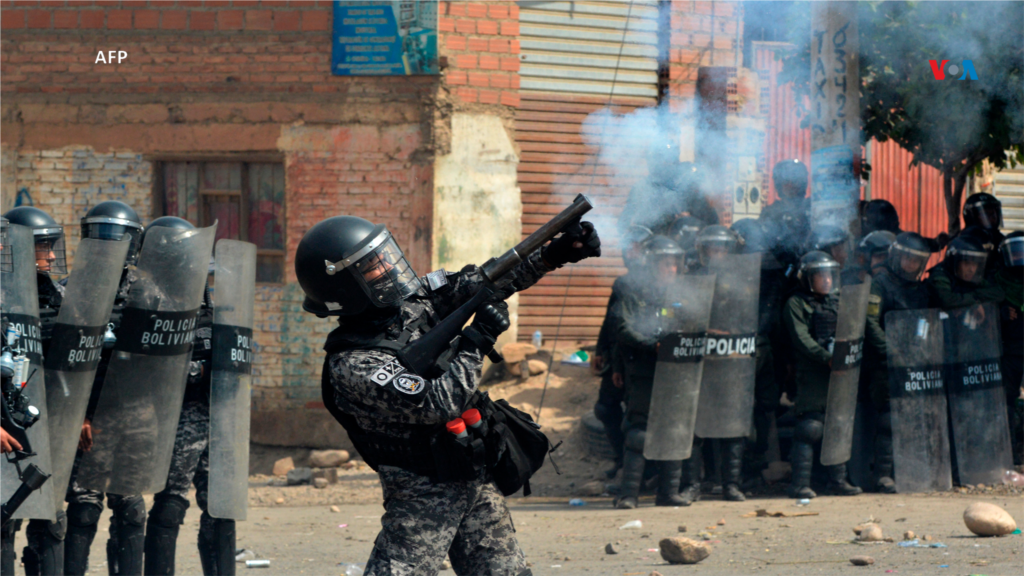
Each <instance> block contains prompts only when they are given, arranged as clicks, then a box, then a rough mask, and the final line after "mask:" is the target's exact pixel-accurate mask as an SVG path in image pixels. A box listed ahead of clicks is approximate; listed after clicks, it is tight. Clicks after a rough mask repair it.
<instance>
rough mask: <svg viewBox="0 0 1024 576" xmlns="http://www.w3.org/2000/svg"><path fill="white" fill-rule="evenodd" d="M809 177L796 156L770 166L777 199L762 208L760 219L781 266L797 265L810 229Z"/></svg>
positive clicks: (805, 167)
mask: <svg viewBox="0 0 1024 576" xmlns="http://www.w3.org/2000/svg"><path fill="white" fill-rule="evenodd" d="M808 179H809V175H808V172H807V166H806V165H805V164H804V163H803V162H801V161H799V160H797V159H795V158H794V159H791V160H783V161H781V162H779V163H777V164H776V165H775V167H774V168H773V169H772V181H773V182H774V184H775V191H776V193H777V194H778V197H779V198H778V200H776V201H775V202H773V203H771V204H769V205H768V206H766V207H765V209H764V210H763V211H762V212H761V216H760V217H759V219H760V220H761V223H762V225H763V226H764V231H765V236H766V237H767V240H768V243H769V246H770V248H771V250H772V252H773V253H774V254H775V257H776V258H777V259H778V260H779V262H781V263H782V264H783V265H784V266H793V267H794V268H795V267H796V265H797V263H798V260H799V259H800V255H801V254H802V253H803V244H804V241H805V239H806V238H807V236H808V234H809V233H810V231H811V225H810V216H811V200H810V198H808V197H807V182H808Z"/></svg>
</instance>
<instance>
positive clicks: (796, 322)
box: [782, 296, 832, 364]
mask: <svg viewBox="0 0 1024 576" xmlns="http://www.w3.org/2000/svg"><path fill="white" fill-rule="evenodd" d="M810 321H811V318H810V314H808V313H807V310H806V309H805V308H804V307H803V305H802V302H801V300H800V297H799V296H791V297H790V298H789V301H787V302H786V308H785V309H784V310H783V311H782V322H783V324H785V326H786V332H787V333H788V334H789V340H790V342H791V343H792V344H793V349H794V350H796V353H797V354H798V355H799V356H800V357H801V358H804V359H806V360H811V361H814V362H818V363H820V364H828V363H829V361H830V360H832V353H831V352H829V351H828V350H826V349H825V348H824V347H822V346H821V344H818V343H817V342H816V341H815V340H814V338H812V337H811V331H810V329H809V328H808V326H809V325H810Z"/></svg>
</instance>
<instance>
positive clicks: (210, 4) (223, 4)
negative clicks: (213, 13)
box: [203, 0, 231, 8]
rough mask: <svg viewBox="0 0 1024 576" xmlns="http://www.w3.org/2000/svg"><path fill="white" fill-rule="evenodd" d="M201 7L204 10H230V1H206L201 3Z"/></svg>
mask: <svg viewBox="0 0 1024 576" xmlns="http://www.w3.org/2000/svg"><path fill="white" fill-rule="evenodd" d="M203 6H204V7H206V8H230V7H231V2H230V0H206V1H205V2H203Z"/></svg>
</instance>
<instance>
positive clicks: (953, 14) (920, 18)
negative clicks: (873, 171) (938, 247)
mask: <svg viewBox="0 0 1024 576" xmlns="http://www.w3.org/2000/svg"><path fill="white" fill-rule="evenodd" d="M804 14H806V15H804ZM809 14H810V12H809V7H808V6H807V5H806V4H804V3H801V5H795V6H794V7H793V9H792V12H791V14H790V20H791V22H793V24H794V26H793V27H792V28H791V31H790V33H791V36H790V38H791V41H792V42H793V43H794V45H796V46H797V50H796V51H795V52H794V53H793V54H792V55H790V56H789V57H788V58H786V60H785V62H784V69H783V77H782V78H781V79H780V81H785V80H787V79H788V80H793V81H794V82H795V84H796V90H795V92H796V93H797V94H798V95H797V98H798V100H799V101H801V102H802V101H803V95H805V94H808V93H809V92H808V89H809V79H810V25H809V19H810V17H809ZM801 21H802V22H803V23H804V24H803V25H802V24H801ZM858 28H859V32H860V70H861V95H860V103H861V122H862V126H863V131H862V137H863V139H864V141H865V142H866V141H867V140H869V139H870V138H875V139H877V140H878V141H880V142H884V141H886V140H888V139H889V138H892V139H893V140H894V141H896V142H897V143H898V144H899V145H900V146H902V147H904V148H905V149H907V150H909V151H910V152H911V153H913V155H914V160H913V162H912V163H911V166H914V165H917V164H919V163H923V164H927V165H929V166H932V167H934V168H936V169H937V170H939V171H940V172H942V175H943V194H944V196H945V201H946V213H947V216H948V219H949V225H948V230H949V233H950V234H951V235H952V234H955V233H956V232H958V231H959V230H960V206H961V205H962V202H963V192H964V187H965V184H966V183H967V179H968V177H969V175H970V174H971V173H972V171H974V170H976V169H978V168H980V164H981V162H982V161H983V160H988V161H990V162H991V163H992V164H994V165H995V167H996V168H1004V167H1005V166H1006V165H1007V164H1008V163H1009V162H1010V161H1016V162H1019V163H1024V3H1021V2H881V3H878V2H861V3H859V4H858ZM929 60H936V61H938V62H942V61H943V60H949V61H950V64H954V65H957V66H958V67H959V66H961V60H971V62H972V63H973V65H974V70H976V71H977V75H978V79H977V80H973V79H965V80H958V79H957V78H959V76H957V77H956V78H949V77H948V76H947V78H946V79H945V80H936V79H935V76H934V75H933V71H932V65H931V64H930V63H929ZM947 71H948V68H947ZM959 71H960V72H961V73H962V72H963V68H960V70H959ZM1008 153H1009V154H1008Z"/></svg>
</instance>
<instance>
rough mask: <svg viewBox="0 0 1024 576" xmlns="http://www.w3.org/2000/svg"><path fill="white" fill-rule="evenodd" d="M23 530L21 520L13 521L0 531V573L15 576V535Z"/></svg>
mask: <svg viewBox="0 0 1024 576" xmlns="http://www.w3.org/2000/svg"><path fill="white" fill-rule="evenodd" d="M19 528H21V520H11V521H10V522H8V523H7V526H4V527H3V528H2V529H0V573H2V574H14V561H15V560H16V559H17V556H18V555H17V554H15V553H14V533H15V532H17V531H18V529H19Z"/></svg>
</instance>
